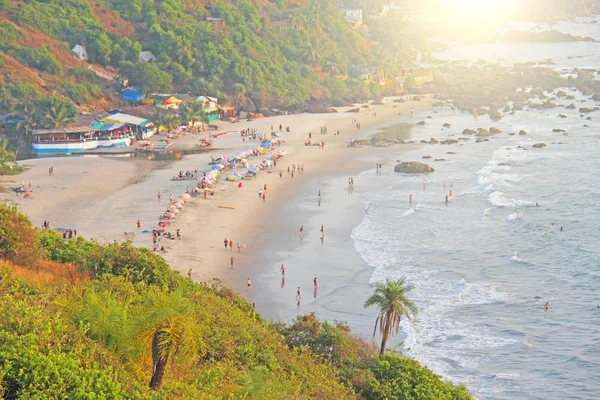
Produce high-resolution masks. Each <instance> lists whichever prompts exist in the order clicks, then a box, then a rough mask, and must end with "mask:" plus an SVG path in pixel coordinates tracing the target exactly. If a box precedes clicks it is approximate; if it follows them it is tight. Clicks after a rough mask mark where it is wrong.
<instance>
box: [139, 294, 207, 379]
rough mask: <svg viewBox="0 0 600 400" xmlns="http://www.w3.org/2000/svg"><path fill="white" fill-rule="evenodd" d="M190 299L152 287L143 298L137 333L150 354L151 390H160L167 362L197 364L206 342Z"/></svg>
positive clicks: (204, 349)
mask: <svg viewBox="0 0 600 400" xmlns="http://www.w3.org/2000/svg"><path fill="white" fill-rule="evenodd" d="M201 326H202V325H201V324H200V323H199V321H197V320H196V318H195V315H194V308H193V306H192V304H191V303H190V299H189V297H187V296H185V295H184V294H183V293H182V292H181V291H179V290H176V291H174V292H170V293H168V292H166V291H164V290H163V289H160V288H157V287H152V288H151V289H150V290H149V291H148V294H147V295H146V296H145V298H144V301H143V305H142V312H141V315H140V319H139V322H138V324H137V332H138V335H139V338H140V339H141V341H142V344H143V346H144V348H145V349H146V351H147V352H149V353H151V354H152V378H151V379H150V388H151V389H153V390H160V388H161V385H162V381H163V377H164V374H165V371H166V368H167V366H168V365H169V362H172V361H173V359H175V358H178V359H179V360H181V361H186V360H187V361H197V360H198V358H199V357H200V356H202V355H203V354H204V353H205V351H206V343H205V341H204V338H203V333H202V331H201Z"/></svg>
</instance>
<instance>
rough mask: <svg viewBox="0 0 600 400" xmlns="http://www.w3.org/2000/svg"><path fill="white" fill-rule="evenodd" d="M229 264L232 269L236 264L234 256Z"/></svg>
mask: <svg viewBox="0 0 600 400" xmlns="http://www.w3.org/2000/svg"><path fill="white" fill-rule="evenodd" d="M229 263H230V264H231V268H233V264H234V263H235V258H233V256H231V258H230V259H229Z"/></svg>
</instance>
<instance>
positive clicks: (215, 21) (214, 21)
mask: <svg viewBox="0 0 600 400" xmlns="http://www.w3.org/2000/svg"><path fill="white" fill-rule="evenodd" d="M206 22H208V23H209V24H211V25H212V26H214V27H215V29H221V28H223V27H224V26H225V20H224V19H223V18H212V17H208V18H206Z"/></svg>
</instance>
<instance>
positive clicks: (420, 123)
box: [417, 121, 425, 125]
mask: <svg viewBox="0 0 600 400" xmlns="http://www.w3.org/2000/svg"><path fill="white" fill-rule="evenodd" d="M417 125H425V121H419V122H417Z"/></svg>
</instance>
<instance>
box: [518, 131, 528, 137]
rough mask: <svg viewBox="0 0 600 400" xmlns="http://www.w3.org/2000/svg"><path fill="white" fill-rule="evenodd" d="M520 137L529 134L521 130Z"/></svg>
mask: <svg viewBox="0 0 600 400" xmlns="http://www.w3.org/2000/svg"><path fill="white" fill-rule="evenodd" d="M519 135H521V136H524V135H527V132H525V131H524V130H520V131H519Z"/></svg>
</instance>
